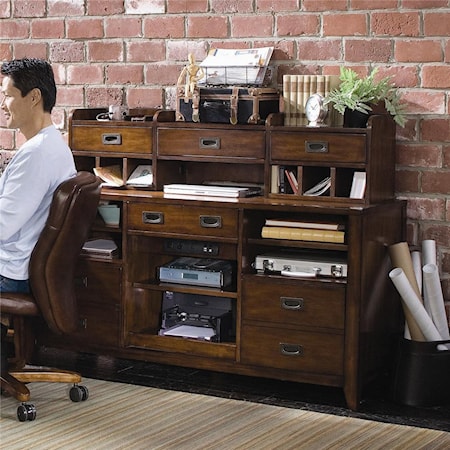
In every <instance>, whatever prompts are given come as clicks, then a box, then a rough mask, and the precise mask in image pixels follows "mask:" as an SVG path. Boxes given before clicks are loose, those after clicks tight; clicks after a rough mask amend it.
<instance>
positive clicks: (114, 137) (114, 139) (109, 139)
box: [102, 133, 122, 145]
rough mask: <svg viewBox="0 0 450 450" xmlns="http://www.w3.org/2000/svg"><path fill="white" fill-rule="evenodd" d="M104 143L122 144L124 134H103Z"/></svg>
mask: <svg viewBox="0 0 450 450" xmlns="http://www.w3.org/2000/svg"><path fill="white" fill-rule="evenodd" d="M102 144H103V145H121V144H122V135H121V134H120V133H113V134H110V133H105V134H102Z"/></svg>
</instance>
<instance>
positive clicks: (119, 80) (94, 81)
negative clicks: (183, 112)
mask: <svg viewBox="0 0 450 450" xmlns="http://www.w3.org/2000/svg"><path fill="white" fill-rule="evenodd" d="M368 6H370V8H371V9H367V8H368ZM0 19H1V22H0V31H1V33H0V37H1V40H0V55H1V59H2V60H6V59H12V58H19V57H23V56H34V57H41V58H47V59H49V60H50V62H51V63H52V64H53V67H54V69H55V73H56V77H57V81H58V89H59V90H58V108H56V109H55V112H54V120H55V122H56V123H57V124H58V125H59V127H60V128H61V129H63V130H66V127H67V117H68V114H69V112H70V110H71V109H73V108H80V107H95V106H106V105H109V104H120V103H123V104H126V105H128V106H129V107H139V106H149V107H151V106H160V105H163V106H166V107H174V84H175V83H176V80H177V78H178V75H179V73H180V71H181V68H182V67H183V65H184V64H185V63H186V58H187V54H188V53H189V52H191V53H193V54H194V55H195V57H196V59H197V60H198V61H200V60H202V59H203V58H204V57H205V55H206V52H207V50H208V49H209V48H210V47H212V46H219V47H228V48H233V47H243V48H246V47H251V46H266V45H273V46H274V47H275V49H276V50H275V53H274V56H273V58H272V60H273V64H274V66H275V67H276V69H277V71H276V73H277V81H278V83H279V85H280V86H281V83H280V82H281V79H282V75H283V74H285V73H303V74H320V73H323V74H336V73H338V72H339V67H340V66H341V65H343V64H345V65H347V66H350V67H352V68H354V69H355V70H357V71H359V72H361V73H367V71H368V70H369V69H370V68H372V67H378V68H379V72H380V76H386V75H391V76H392V77H393V80H394V81H395V82H396V84H397V85H398V86H399V87H401V90H402V93H403V98H404V101H405V102H406V104H407V108H408V112H409V114H408V122H407V125H406V127H405V128H404V129H402V128H399V129H398V132H397V141H398V146H397V179H396V186H397V193H398V197H399V198H405V199H407V200H408V240H409V242H410V243H411V244H413V245H416V244H419V243H420V242H421V240H422V239H435V240H436V241H437V245H438V253H439V255H438V256H439V268H440V272H441V274H442V284H443V289H444V296H445V298H446V299H447V301H450V275H449V272H450V227H449V222H450V120H449V110H450V94H449V88H450V64H449V63H450V25H449V24H450V0H85V1H83V0H66V1H64V0H0ZM3 125H4V117H1V118H0V147H1V148H3V149H14V148H16V147H17V146H18V145H20V143H21V139H22V138H21V136H20V135H19V134H17V135H16V133H15V132H13V131H11V130H6V129H5V128H1V127H2V126H3Z"/></svg>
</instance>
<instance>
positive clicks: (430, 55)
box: [394, 39, 442, 63]
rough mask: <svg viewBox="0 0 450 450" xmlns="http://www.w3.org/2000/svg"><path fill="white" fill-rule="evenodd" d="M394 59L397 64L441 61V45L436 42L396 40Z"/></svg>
mask: <svg viewBox="0 0 450 450" xmlns="http://www.w3.org/2000/svg"><path fill="white" fill-rule="evenodd" d="M394 57H395V61H397V62H419V63H424V62H432V61H433V62H434V61H442V45H441V42H440V41H438V40H426V41H424V40H421V39H412V40H398V41H396V42H395V50H394Z"/></svg>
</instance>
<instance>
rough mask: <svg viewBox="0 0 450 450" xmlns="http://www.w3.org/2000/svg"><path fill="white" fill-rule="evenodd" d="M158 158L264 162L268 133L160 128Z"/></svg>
mask: <svg viewBox="0 0 450 450" xmlns="http://www.w3.org/2000/svg"><path fill="white" fill-rule="evenodd" d="M157 133H158V137H157V141H158V144H157V146H158V155H160V156H183V157H187V156H190V157H196V158H197V157H214V158H219V159H220V158H240V159H241V160H242V159H245V158H250V159H264V157H265V134H264V131H263V130H261V131H250V130H249V131H245V130H230V129H223V130H220V129H213V128H212V129H182V128H177V129H167V128H158V132H157Z"/></svg>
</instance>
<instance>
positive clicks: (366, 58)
mask: <svg viewBox="0 0 450 450" xmlns="http://www.w3.org/2000/svg"><path fill="white" fill-rule="evenodd" d="M344 57H345V60H346V61H349V62H352V61H353V62H388V61H390V60H391V42H390V40H389V39H370V40H363V39H347V40H346V41H345V44H344Z"/></svg>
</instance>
